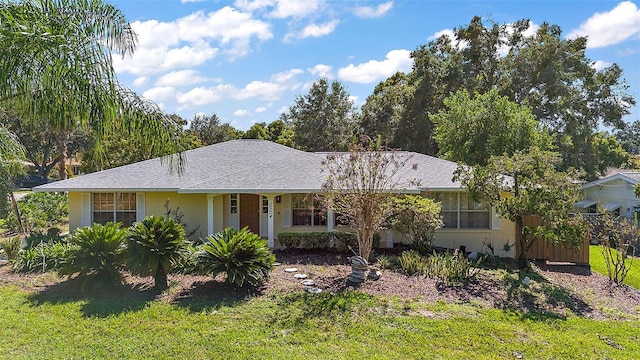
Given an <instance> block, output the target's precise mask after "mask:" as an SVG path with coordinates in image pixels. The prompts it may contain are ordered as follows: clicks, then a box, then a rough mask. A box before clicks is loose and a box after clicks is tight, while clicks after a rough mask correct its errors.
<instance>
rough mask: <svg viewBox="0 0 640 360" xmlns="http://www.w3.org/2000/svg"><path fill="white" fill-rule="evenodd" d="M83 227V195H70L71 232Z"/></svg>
mask: <svg viewBox="0 0 640 360" xmlns="http://www.w3.org/2000/svg"><path fill="white" fill-rule="evenodd" d="M80 227H82V193H78V192H70V193H69V232H73V230H75V229H77V228H80Z"/></svg>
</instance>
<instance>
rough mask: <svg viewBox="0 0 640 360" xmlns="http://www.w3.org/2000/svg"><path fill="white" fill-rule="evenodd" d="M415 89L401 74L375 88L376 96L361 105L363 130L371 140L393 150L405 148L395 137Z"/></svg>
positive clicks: (361, 126)
mask: <svg viewBox="0 0 640 360" xmlns="http://www.w3.org/2000/svg"><path fill="white" fill-rule="evenodd" d="M413 92H414V89H413V87H412V84H411V83H410V81H409V78H408V77H407V75H406V74H404V73H401V72H398V73H395V74H394V75H393V76H391V77H390V78H388V79H387V80H385V81H383V82H381V83H380V84H378V85H376V87H375V89H374V90H373V94H371V95H370V96H369V97H367V100H366V101H365V103H364V105H362V110H361V111H362V113H361V115H360V128H361V130H362V132H363V133H364V134H365V135H367V136H369V137H370V138H372V139H376V138H380V141H381V142H382V143H383V144H385V145H387V146H390V147H394V148H400V147H403V146H402V144H400V143H399V142H398V141H397V139H396V133H397V131H398V127H399V125H400V120H401V119H402V114H403V113H404V112H405V111H406V108H407V102H408V101H409V100H410V99H411V96H412V95H413Z"/></svg>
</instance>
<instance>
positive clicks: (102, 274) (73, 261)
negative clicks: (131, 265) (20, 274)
mask: <svg viewBox="0 0 640 360" xmlns="http://www.w3.org/2000/svg"><path fill="white" fill-rule="evenodd" d="M125 237H126V231H125V230H123V229H121V228H120V223H111V222H109V223H106V224H105V225H100V224H94V225H93V226H91V227H84V228H80V229H78V230H76V231H75V232H74V233H73V235H71V239H70V240H69V243H70V247H71V248H70V249H69V250H68V253H67V254H68V255H67V257H66V259H65V260H64V261H63V262H62V264H61V268H60V271H59V273H60V274H61V275H68V276H69V277H71V276H73V275H78V277H79V278H84V280H83V282H82V289H83V290H84V287H85V285H86V283H87V281H89V280H96V281H100V282H102V283H105V284H107V285H115V284H118V283H122V274H121V273H120V265H121V263H122V252H123V250H124V248H123V244H124V240H125Z"/></svg>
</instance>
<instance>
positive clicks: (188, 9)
mask: <svg viewBox="0 0 640 360" xmlns="http://www.w3.org/2000/svg"><path fill="white" fill-rule="evenodd" d="M111 3H112V4H114V5H115V6H117V7H118V8H119V9H121V10H122V11H123V12H124V13H125V15H126V16H127V18H128V19H129V21H131V22H132V25H133V27H134V29H135V31H136V32H137V34H138V40H139V44H138V47H137V50H136V52H135V53H134V55H133V56H132V57H128V58H125V59H124V60H123V59H122V58H120V57H116V58H115V59H114V64H115V66H116V71H117V72H118V76H119V79H120V80H121V82H122V83H123V84H124V85H126V86H128V87H130V88H131V89H133V90H135V91H136V92H138V93H140V94H142V95H144V96H145V97H148V98H150V99H152V100H154V101H156V102H157V103H158V104H160V105H161V106H162V108H163V109H164V110H165V111H167V112H169V113H177V114H179V115H181V116H182V117H184V118H186V119H190V118H192V117H193V116H194V115H195V114H199V113H204V114H211V113H216V114H218V116H219V117H220V118H221V119H222V120H223V121H224V122H230V123H231V124H232V125H234V126H235V127H237V128H239V129H242V130H246V129H248V128H249V127H250V126H251V124H253V123H255V122H266V123H269V122H271V121H273V120H275V119H277V118H278V116H279V115H280V113H281V112H283V111H285V110H286V109H287V108H288V107H289V106H291V105H292V104H293V102H294V100H295V97H296V96H299V95H305V94H306V93H307V92H308V90H309V87H310V86H311V84H313V82H314V81H316V80H317V79H318V78H319V77H320V76H325V77H327V78H330V79H335V80H339V81H340V82H341V83H342V84H343V85H344V86H345V87H346V88H347V90H348V91H349V93H350V94H351V95H352V97H353V100H354V103H355V105H356V106H358V107H359V106H361V105H362V104H363V103H364V101H365V99H366V98H367V96H369V95H370V94H371V93H372V91H373V89H374V87H375V86H376V85H377V84H378V83H379V82H380V81H383V80H384V79H386V78H387V77H388V76H390V75H392V74H393V73H395V72H396V71H404V72H408V71H410V70H411V65H412V63H411V59H410V58H409V53H410V51H412V50H414V49H416V48H417V47H418V46H419V45H422V44H426V43H427V42H428V41H429V40H431V39H433V38H434V37H435V36H438V35H440V34H443V33H446V32H448V31H451V29H453V28H455V27H458V26H463V25H466V24H468V23H469V21H470V20H471V18H472V17H473V16H474V15H480V16H482V17H483V19H491V20H493V21H495V22H497V23H500V24H503V23H505V24H509V23H512V22H514V21H516V20H519V19H523V18H528V19H530V20H531V22H532V26H533V27H534V28H535V27H536V26H538V25H540V24H541V23H543V22H548V23H551V24H557V25H559V26H560V27H561V28H562V30H563V35H564V36H566V37H573V36H576V35H587V36H588V37H589V41H588V45H587V46H588V50H587V56H588V57H589V58H591V59H592V60H593V61H594V65H593V66H594V67H596V68H601V67H604V66H607V65H609V64H611V63H617V64H618V65H620V66H621V67H622V68H623V70H624V77H625V78H626V79H627V82H628V84H629V85H630V87H631V88H630V92H631V93H632V94H633V95H634V97H635V98H636V100H637V101H638V102H640V9H639V6H638V3H637V2H632V1H622V2H621V1H603V0H580V1H573V0H555V1H550V0H546V1H542V0H538V1H506V0H503V1H485V0H476V1H464V0H451V1H436V0H424V1H420V0H411V1H398V0H393V1H391V0H390V1H384V0H383V1H355V0H354V1H335V0H334V1H325V0H237V1H195V0H189V1H187V0H182V1H180V0H175V1H174V0H164V1H156V0H126V1H124V0H123V1H112V2H111ZM636 119H640V106H638V105H636V106H635V107H634V108H633V109H632V114H631V115H628V116H626V117H625V120H626V121H627V122H631V121H633V120H636Z"/></svg>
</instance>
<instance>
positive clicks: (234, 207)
mask: <svg viewBox="0 0 640 360" xmlns="http://www.w3.org/2000/svg"><path fill="white" fill-rule="evenodd" d="M229 209H230V210H229V211H230V212H231V213H232V214H237V213H238V194H231V201H230V203H229Z"/></svg>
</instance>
